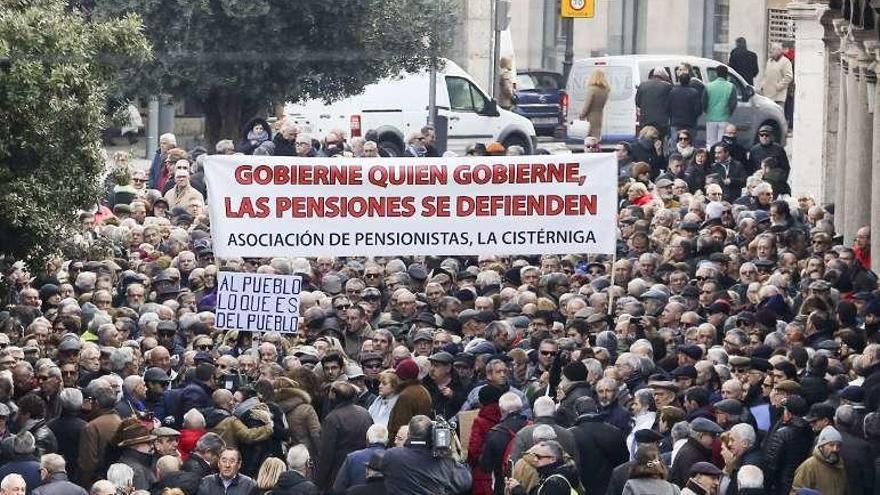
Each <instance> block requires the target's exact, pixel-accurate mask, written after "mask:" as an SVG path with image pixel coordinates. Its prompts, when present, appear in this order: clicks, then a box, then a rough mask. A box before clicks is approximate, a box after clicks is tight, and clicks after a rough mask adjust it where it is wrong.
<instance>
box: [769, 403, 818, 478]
mask: <svg viewBox="0 0 880 495" xmlns="http://www.w3.org/2000/svg"><path fill="white" fill-rule="evenodd" d="M812 450H813V430H812V429H810V425H809V424H808V423H807V422H806V421H804V419H803V418H799V417H796V418H794V419H792V421H791V422H790V423H789V424H786V425H783V426H782V427H780V428H779V429H778V430H776V431H775V432H773V433H772V434H771V435H770V436H769V437H768V438H767V441H766V442H765V444H764V488H766V489H767V491H768V492H769V493H770V495H788V492H790V491H791V484H792V482H793V481H794V472H795V471H796V470H797V468H798V466H800V465H801V463H802V462H804V460H806V459H807V457H809V456H810V453H811V451H812Z"/></svg>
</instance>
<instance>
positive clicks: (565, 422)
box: [556, 381, 593, 428]
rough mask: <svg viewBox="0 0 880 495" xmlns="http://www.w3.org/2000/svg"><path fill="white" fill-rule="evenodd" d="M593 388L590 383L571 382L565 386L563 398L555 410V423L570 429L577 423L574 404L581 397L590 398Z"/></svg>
mask: <svg viewBox="0 0 880 495" xmlns="http://www.w3.org/2000/svg"><path fill="white" fill-rule="evenodd" d="M592 396H593V387H592V386H591V385H590V382H586V381H584V382H572V383H569V384H568V385H567V386H566V390H565V397H564V398H563V399H562V401H561V402H560V403H559V407H557V408H556V421H557V422H559V424H560V425H562V426H564V427H566V428H570V427H571V426H573V425H574V423H575V421H577V416H578V415H577V410H575V408H574V403H575V402H577V400H578V399H580V398H581V397H592Z"/></svg>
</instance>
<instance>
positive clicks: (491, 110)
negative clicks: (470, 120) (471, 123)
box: [480, 100, 501, 117]
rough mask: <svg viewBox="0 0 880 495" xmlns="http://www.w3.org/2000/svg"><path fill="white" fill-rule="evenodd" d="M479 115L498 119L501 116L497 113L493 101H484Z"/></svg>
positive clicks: (496, 105) (495, 104)
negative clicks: (484, 103)
mask: <svg viewBox="0 0 880 495" xmlns="http://www.w3.org/2000/svg"><path fill="white" fill-rule="evenodd" d="M480 115H487V116H489V117H498V116H499V115H501V113H500V112H499V111H498V104H497V103H495V100H486V105H485V106H484V107H483V109H482V110H481V111H480Z"/></svg>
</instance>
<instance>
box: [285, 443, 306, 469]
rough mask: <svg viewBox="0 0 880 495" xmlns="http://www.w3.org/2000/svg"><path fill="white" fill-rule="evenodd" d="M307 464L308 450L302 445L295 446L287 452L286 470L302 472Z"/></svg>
mask: <svg viewBox="0 0 880 495" xmlns="http://www.w3.org/2000/svg"><path fill="white" fill-rule="evenodd" d="M308 462H309V449H307V448H306V446H305V445H303V444H301V443H300V444H296V445H294V446H293V447H291V448H290V450H288V451H287V469H290V470H291V471H302V470H303V468H305V467H306V464H308Z"/></svg>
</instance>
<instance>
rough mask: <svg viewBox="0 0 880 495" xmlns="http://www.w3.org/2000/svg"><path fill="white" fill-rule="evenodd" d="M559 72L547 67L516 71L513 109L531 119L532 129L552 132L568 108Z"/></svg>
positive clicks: (540, 131)
mask: <svg viewBox="0 0 880 495" xmlns="http://www.w3.org/2000/svg"><path fill="white" fill-rule="evenodd" d="M564 88H565V83H564V82H563V81H562V74H559V73H558V72H551V71H546V70H521V71H517V73H516V106H515V107H514V108H513V111H514V112H516V113H518V114H520V115H522V116H523V117H525V118H527V119H529V120H531V121H532V124H533V125H534V126H535V132H536V133H537V134H538V135H539V136H541V135H553V133H554V132H555V131H556V130H557V128H559V127H560V126H561V125H562V124H563V122H564V118H565V114H566V112H567V111H568V108H567V107H568V95H567V94H566V93H565V89H564Z"/></svg>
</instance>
